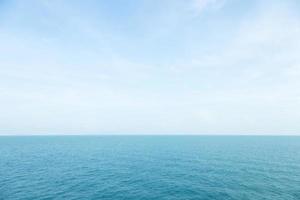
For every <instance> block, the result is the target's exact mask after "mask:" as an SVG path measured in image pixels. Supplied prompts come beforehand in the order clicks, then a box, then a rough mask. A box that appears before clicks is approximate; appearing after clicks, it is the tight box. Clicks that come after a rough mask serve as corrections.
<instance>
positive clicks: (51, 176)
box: [0, 136, 300, 200]
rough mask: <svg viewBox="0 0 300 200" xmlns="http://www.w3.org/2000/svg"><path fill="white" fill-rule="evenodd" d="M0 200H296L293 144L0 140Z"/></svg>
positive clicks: (298, 184)
mask: <svg viewBox="0 0 300 200" xmlns="http://www.w3.org/2000/svg"><path fill="white" fill-rule="evenodd" d="M0 199H1V200H15V199H16V200H19V199H20V200H21V199H22V200H34V199H49V200H50V199H67V200H72V199H111V200H117V199H118V200H119V199H121V200H122V199H126V200H127V199H128V200H148V199H149V200H150V199H151V200H152V199H153V200H159V199H165V200H167V199H170V200H173V199H174V200H177V199H180V200H188V199H221V200H223V199H228V200H229V199H238V200H244V199H245V200H246V199H253V200H260V199H264V200H268V199H269V200H292V199H294V200H299V199H300V137H292V136H288V137H283V136H26V137H21V136H2V137H0Z"/></svg>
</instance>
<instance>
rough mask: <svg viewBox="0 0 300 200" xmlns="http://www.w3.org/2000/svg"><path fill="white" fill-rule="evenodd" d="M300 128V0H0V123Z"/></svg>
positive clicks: (51, 128)
mask: <svg viewBox="0 0 300 200" xmlns="http://www.w3.org/2000/svg"><path fill="white" fill-rule="evenodd" d="M96 133H97V134H110V133H111V134H123V133H127V134H128V133H130V134H300V1H298V0H126V1H125V0H87V1H80V0H27V1H23V0H0V134H8V135H9V134H96Z"/></svg>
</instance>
